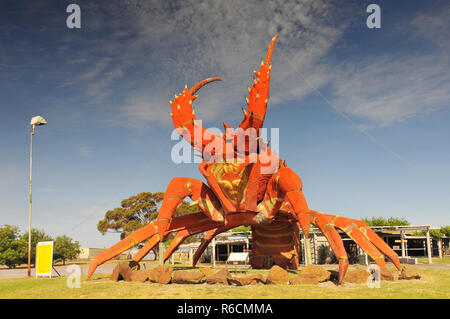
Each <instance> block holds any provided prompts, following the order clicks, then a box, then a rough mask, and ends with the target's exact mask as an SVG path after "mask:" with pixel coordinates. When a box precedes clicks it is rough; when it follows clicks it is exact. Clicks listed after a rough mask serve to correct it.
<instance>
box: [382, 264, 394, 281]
mask: <svg viewBox="0 0 450 319" xmlns="http://www.w3.org/2000/svg"><path fill="white" fill-rule="evenodd" d="M380 275H381V280H389V281H393V280H394V275H392V273H391V272H390V271H389V270H388V269H387V268H386V267H384V268H381V274H380Z"/></svg>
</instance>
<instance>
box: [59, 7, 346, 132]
mask: <svg viewBox="0 0 450 319" xmlns="http://www.w3.org/2000/svg"><path fill="white" fill-rule="evenodd" d="M341 7H342V5H340V6H336V5H332V4H330V3H329V2H326V1H317V0H316V1H312V0H302V1H290V2H286V1H275V2H269V3H264V4H262V3H261V2H260V1H256V0H252V1H245V2H242V1H232V0H230V1H197V0H195V1H194V0H192V1H183V2H179V3H174V2H171V3H167V2H165V1H152V2H148V1H127V2H126V5H125V6H123V5H118V6H117V5H116V6H115V9H114V10H113V9H111V12H112V13H114V12H115V14H120V15H121V17H120V19H119V18H118V20H120V21H121V22H120V23H121V25H119V26H117V29H114V28H111V29H112V31H111V35H110V37H108V38H106V39H96V43H95V47H93V46H90V47H89V49H88V52H85V54H93V53H95V54H93V55H95V56H101V55H100V54H99V52H107V56H108V57H103V58H101V59H98V61H96V62H91V65H90V66H87V65H86V63H83V71H81V72H80V74H79V75H78V76H76V77H74V78H71V79H68V80H67V82H64V83H62V84H61V86H62V87H64V86H69V85H72V84H73V83H83V84H84V85H86V90H85V91H86V93H87V94H88V95H90V96H92V97H99V96H100V97H105V96H107V95H108V94H111V93H115V92H117V90H113V89H111V85H112V84H115V85H119V86H120V87H121V90H120V92H123V93H122V98H123V99H122V101H123V102H122V101H117V105H115V106H111V108H113V107H115V108H114V112H110V119H109V122H113V123H115V124H120V125H123V124H124V123H126V124H127V125H131V126H133V127H148V126H149V125H148V124H149V123H152V122H156V123H160V124H163V125H167V124H169V123H170V118H169V115H168V114H167V112H168V109H169V104H168V99H169V98H171V97H172V93H173V92H175V91H177V92H179V91H180V90H182V89H183V88H184V84H185V83H188V85H189V86H192V85H193V84H195V83H196V82H198V81H200V80H203V79H204V78H206V77H210V76H220V77H222V79H223V82H222V83H220V84H214V85H209V86H208V88H204V89H203V90H202V91H201V92H200V93H201V98H200V99H198V100H197V101H196V105H195V106H194V107H196V108H198V111H199V112H198V113H197V114H198V116H199V117H200V118H201V119H203V120H205V121H208V120H211V119H213V118H214V119H220V120H219V121H218V123H220V122H221V121H222V120H228V121H229V120H240V117H241V114H240V106H244V101H245V95H246V94H247V85H249V84H250V83H251V78H252V72H251V71H252V70H253V69H256V68H258V67H259V64H260V61H261V59H263V58H264V57H265V54H266V52H267V47H268V45H269V43H270V40H271V38H272V37H273V36H274V35H275V34H276V33H279V34H280V37H279V39H278V41H277V42H278V43H277V46H276V49H275V54H274V58H273V64H274V67H273V69H272V71H273V77H272V78H273V81H272V86H271V102H270V106H274V105H276V104H277V103H281V102H284V101H286V100H289V99H298V98H300V97H302V96H304V95H305V94H307V93H308V92H310V88H308V87H307V86H306V85H304V83H302V82H301V80H299V79H298V77H297V76H296V74H295V73H294V72H293V70H292V67H291V66H290V63H294V64H295V65H296V66H298V67H299V68H301V69H302V70H304V71H305V72H307V73H308V74H310V75H311V76H312V78H313V79H314V81H315V82H316V84H317V85H321V84H324V83H326V81H327V76H326V72H324V70H325V69H326V68H324V67H321V66H320V59H321V58H323V57H324V56H325V55H326V54H327V53H328V52H329V50H330V49H331V47H332V46H333V44H334V43H335V42H336V41H337V40H338V39H339V37H340V36H341V35H342V32H343V30H344V29H345V27H346V23H348V20H347V19H342V16H343V9H342V8H341ZM100 20H101V19H100ZM114 21H116V22H115V23H116V24H117V20H116V19H114ZM341 21H346V22H345V23H342V22H341ZM98 23H100V22H98ZM104 23H109V20H108V21H105V22H104ZM123 30H126V32H125V31H123ZM279 53H283V54H284V55H285V56H287V57H288V58H289V59H290V62H288V61H286V60H284V59H282V58H281V55H280V54H279ZM85 54H83V53H79V56H77V57H73V59H74V60H78V59H82V58H83V57H84V56H83V55H85ZM213 86H214V87H213ZM231 107H232V108H233V109H232V110H231ZM117 115H118V116H117Z"/></svg>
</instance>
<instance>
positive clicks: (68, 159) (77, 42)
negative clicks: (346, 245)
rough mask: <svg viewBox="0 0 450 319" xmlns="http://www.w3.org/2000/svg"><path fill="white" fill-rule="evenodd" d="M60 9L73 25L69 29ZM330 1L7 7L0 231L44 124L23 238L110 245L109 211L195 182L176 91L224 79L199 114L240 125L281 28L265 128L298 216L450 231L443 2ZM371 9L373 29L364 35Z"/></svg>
mask: <svg viewBox="0 0 450 319" xmlns="http://www.w3.org/2000/svg"><path fill="white" fill-rule="evenodd" d="M70 3H77V4H79V5H80V7H81V29H68V28H67V27H66V18H67V16H68V14H67V13H66V7H67V5H68V4H70ZM332 3H333V4H331V3H330V1H318V0H314V1H272V2H260V1H181V2H178V1H170V2H167V1H151V2H148V1H122V2H111V1H95V2H94V1H2V2H1V4H0V108H1V118H2V125H0V136H1V138H0V150H1V151H0V204H1V205H0V225H3V224H13V225H17V226H19V227H20V228H21V229H22V230H24V231H25V230H26V229H27V223H28V196H29V193H28V172H29V143H30V140H29V138H30V136H29V134H30V126H29V122H30V119H31V117H33V116H35V115H41V116H43V117H44V118H46V120H47V121H48V125H47V126H44V127H38V128H37V129H36V135H35V139H34V148H33V221H32V223H33V227H36V228H40V229H44V230H45V231H46V232H47V233H49V234H51V235H53V236H57V235H62V234H68V235H69V236H71V237H73V238H74V239H76V240H78V241H80V243H81V244H82V246H83V247H86V246H87V247H108V246H110V245H111V244H114V243H115V242H116V241H117V240H118V235H117V234H107V235H105V236H102V235H101V234H100V233H99V232H98V231H97V229H96V224H97V222H98V220H100V219H102V218H103V216H104V214H105V212H106V211H107V210H108V209H111V208H114V207H117V206H118V205H120V201H121V200H122V199H124V198H127V197H128V196H130V195H134V194H137V193H139V192H142V191H151V192H155V191H164V190H165V188H166V186H167V184H168V183H169V181H170V180H171V179H172V178H173V177H175V176H192V177H194V178H202V177H201V175H200V173H199V172H198V170H197V166H196V164H180V165H176V164H174V163H173V162H172V161H171V158H170V151H171V147H172V146H173V145H174V144H175V142H174V141H171V140H170V133H171V131H172V126H171V122H170V117H169V114H168V112H169V103H168V100H169V99H170V98H172V97H173V93H174V92H179V91H181V90H182V89H183V88H184V84H185V83H188V85H189V86H192V85H193V84H195V83H197V82H198V81H200V80H202V79H204V78H206V77H211V76H220V77H222V79H223V81H221V82H217V83H214V84H211V85H209V86H207V87H205V88H203V89H202V90H201V92H200V98H199V99H197V100H196V102H195V106H194V108H195V109H196V111H197V112H196V114H197V116H198V118H200V119H202V120H203V124H204V125H205V126H206V127H219V128H221V127H222V126H221V123H222V121H226V122H227V123H229V124H230V125H232V126H233V127H236V126H237V125H238V124H239V122H240V120H241V118H242V112H241V110H240V108H241V106H244V103H245V96H246V94H247V86H248V85H249V83H250V81H251V72H252V70H254V69H256V68H257V67H258V66H259V64H260V61H261V59H262V58H264V56H265V53H266V50H267V46H268V44H269V42H270V39H271V38H272V37H273V35H274V34H275V33H277V32H278V33H279V34H280V37H279V39H278V41H277V46H276V48H275V51H274V56H273V61H272V62H273V68H272V83H271V94H270V96H271V99H270V101H269V109H268V112H267V116H266V121H265V127H267V128H272V127H274V128H280V156H281V157H282V158H283V159H285V160H286V163H287V164H288V166H290V167H291V168H293V169H294V170H295V171H296V172H297V173H298V174H299V175H300V177H301V178H302V180H303V184H304V193H305V195H306V198H307V200H308V203H309V206H310V207H311V208H312V209H316V210H320V211H324V212H327V213H333V214H339V215H340V216H346V217H350V218H362V217H370V216H383V217H389V216H396V217H402V218H406V219H407V220H409V221H410V222H411V223H412V224H432V225H446V224H449V207H450V196H449V193H450V182H449V180H450V164H449V163H450V148H449V140H450V125H449V124H450V105H449V100H450V99H449V97H450V85H449V84H450V64H449V62H450V56H449V53H448V52H449V49H450V40H449V37H448V30H449V29H450V22H449V20H448V16H449V14H450V5H449V4H448V2H447V1H415V2H411V1H384V0H383V1H356V0H355V1H342V2H340V3H339V2H336V1H333V2H332ZM370 3H377V4H378V5H379V6H380V8H381V29H368V28H367V26H366V18H367V16H368V15H369V14H368V13H366V7H367V6H368V4H370ZM305 79H306V80H307V82H306V81H305ZM314 88H315V89H317V91H316V90H315V89H314ZM318 92H320V94H319V93H318Z"/></svg>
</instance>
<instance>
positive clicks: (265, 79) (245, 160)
mask: <svg viewBox="0 0 450 319" xmlns="http://www.w3.org/2000/svg"><path fill="white" fill-rule="evenodd" d="M277 37H278V35H276V36H275V37H274V38H273V39H272V41H271V43H270V45H269V49H268V52H267V55H266V59H265V61H264V60H263V61H262V62H261V66H260V69H259V71H253V72H254V79H253V85H252V86H251V87H249V97H248V98H246V100H247V105H248V108H247V109H243V112H244V116H243V119H242V121H241V123H240V124H239V128H238V129H236V130H233V129H232V128H231V127H229V126H228V125H227V124H225V123H224V127H225V130H226V132H225V134H222V135H221V136H217V135H215V134H212V133H211V132H209V131H208V130H206V129H205V128H204V127H203V126H201V123H200V122H199V121H198V120H197V118H196V116H195V111H194V110H193V108H192V103H193V101H194V100H195V99H196V98H197V96H196V95H195V93H196V92H197V91H198V90H199V89H200V88H201V87H203V86H204V85H206V84H208V83H210V82H213V81H217V80H220V78H209V79H206V80H203V81H201V82H199V83H198V84H196V85H194V86H193V87H192V88H191V89H190V90H189V89H188V87H187V85H186V87H185V89H184V90H183V92H182V93H181V94H180V95H177V94H175V98H174V100H173V101H169V102H170V105H171V108H172V112H171V113H170V115H171V116H172V120H173V124H174V126H175V129H176V130H177V132H178V133H179V134H180V135H181V136H182V137H183V138H184V139H185V140H186V141H187V142H189V143H190V144H191V146H192V147H193V148H194V149H195V150H197V151H199V152H201V154H202V157H203V161H202V163H201V164H200V166H199V169H200V172H201V173H202V175H203V176H204V177H205V179H206V182H207V183H206V184H205V183H203V182H202V181H201V180H198V179H193V178H189V177H175V178H173V179H172V181H171V182H170V183H169V185H168V187H167V190H166V192H165V194H164V199H163V202H162V205H161V209H160V212H159V214H158V217H157V219H156V220H154V221H152V222H151V223H150V224H148V225H146V226H144V227H142V228H141V229H139V230H137V231H136V232H134V233H132V234H130V235H129V236H127V237H126V238H125V239H123V240H121V241H120V242H119V243H117V244H116V245H114V246H112V247H110V248H108V249H107V250H105V251H104V252H102V253H101V254H99V255H98V256H96V257H94V259H93V261H92V263H91V265H90V268H89V273H88V276H89V277H90V276H91V275H92V274H93V273H94V271H95V269H96V268H97V266H98V265H100V264H102V263H104V262H105V261H107V260H110V259H111V258H113V257H115V256H117V255H119V254H120V253H122V252H124V251H126V250H128V249H130V248H132V247H134V246H136V245H137V244H139V243H140V242H143V241H147V242H146V243H145V245H144V247H143V248H141V250H140V251H139V252H138V254H136V255H135V256H134V258H133V259H134V260H135V261H140V260H141V259H142V258H143V257H144V256H145V255H146V254H147V253H148V252H149V251H150V250H151V249H153V247H155V245H157V244H158V243H159V242H160V241H161V240H162V239H163V238H164V237H165V236H167V234H169V233H171V232H176V233H177V234H176V236H175V239H174V240H173V241H172V243H171V244H170V246H169V247H168V248H167V250H166V251H165V254H164V260H167V259H168V258H169V257H170V255H171V254H172V253H173V252H174V251H175V250H176V249H177V248H178V246H179V245H180V244H181V243H182V242H183V241H184V240H185V239H186V238H187V237H189V236H191V235H194V234H199V233H205V235H204V237H203V239H202V242H201V244H200V246H199V248H198V249H197V251H196V253H195V255H194V265H195V264H196V263H197V261H198V260H199V258H200V256H201V255H202V253H203V252H204V250H205V249H206V247H207V246H208V245H209V243H210V242H211V240H212V239H213V238H214V237H215V236H216V235H218V234H220V233H222V232H225V231H228V230H230V229H232V228H234V227H238V226H241V225H245V226H251V227H252V238H253V242H252V254H251V258H250V262H251V265H252V266H253V267H254V268H268V267H271V266H272V265H274V264H276V265H279V266H281V267H283V268H292V269H296V268H297V267H298V256H299V254H300V243H299V241H300V231H303V233H304V235H305V237H306V238H308V236H309V227H310V224H313V225H315V226H316V227H318V228H319V229H320V230H321V231H322V233H323V234H324V235H325V237H326V238H327V240H328V241H329V243H330V246H331V248H332V250H333V252H334V254H335V255H336V258H337V260H338V261H339V282H342V280H343V278H344V276H345V273H346V271H347V268H348V258H347V253H346V251H345V249H344V245H343V242H342V239H341V237H340V235H339V234H338V232H337V230H336V229H341V230H343V231H344V232H345V233H346V234H347V235H348V236H349V237H350V238H352V239H353V240H354V241H355V242H356V243H357V244H358V245H359V246H360V247H361V248H362V249H363V250H365V251H366V252H367V253H368V254H369V255H370V256H371V257H372V258H373V259H374V260H375V262H376V263H377V264H378V265H379V266H380V267H384V266H385V260H384V259H385V258H384V256H383V254H385V255H386V256H387V257H389V258H390V259H391V260H392V261H393V262H394V264H395V266H396V267H397V268H398V269H400V262H399V259H398V256H397V254H396V253H395V252H394V251H393V250H392V249H391V248H390V247H389V246H388V245H387V244H386V243H385V242H384V241H383V240H382V239H381V238H380V237H379V236H378V235H376V234H375V233H374V232H373V231H372V230H371V229H370V228H369V227H368V226H367V225H366V224H365V223H364V222H362V221H358V220H352V219H348V218H344V217H339V216H334V215H327V214H324V213H321V212H318V211H314V210H310V209H309V208H308V205H307V202H306V199H305V196H304V195H303V192H302V187H303V185H302V181H301V179H300V177H298V176H297V174H295V172H294V171H293V170H292V169H290V168H288V167H287V166H286V164H285V163H284V162H283V161H282V160H281V159H279V158H278V156H277V155H276V154H275V152H272V150H270V148H269V147H268V144H267V143H265V142H263V141H262V139H261V136H260V129H261V128H262V127H263V124H264V118H265V114H266V110H267V102H268V100H269V83H270V70H271V67H272V65H271V59H272V52H273V49H274V46H275V41H276V39H277ZM186 197H190V198H191V199H192V200H193V203H192V205H195V206H196V207H197V208H198V213H195V214H190V215H186V216H181V217H173V213H174V212H175V210H176V208H177V206H178V205H179V204H180V203H181V202H182V201H183V200H184V199H185V198H186Z"/></svg>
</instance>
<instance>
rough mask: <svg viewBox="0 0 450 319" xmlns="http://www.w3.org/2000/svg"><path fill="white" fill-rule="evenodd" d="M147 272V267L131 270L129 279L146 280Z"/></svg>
mask: <svg viewBox="0 0 450 319" xmlns="http://www.w3.org/2000/svg"><path fill="white" fill-rule="evenodd" d="M149 272H150V271H149V270H147V269H140V270H136V271H133V272H132V273H131V281H134V282H145V281H147V280H148V277H149Z"/></svg>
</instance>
